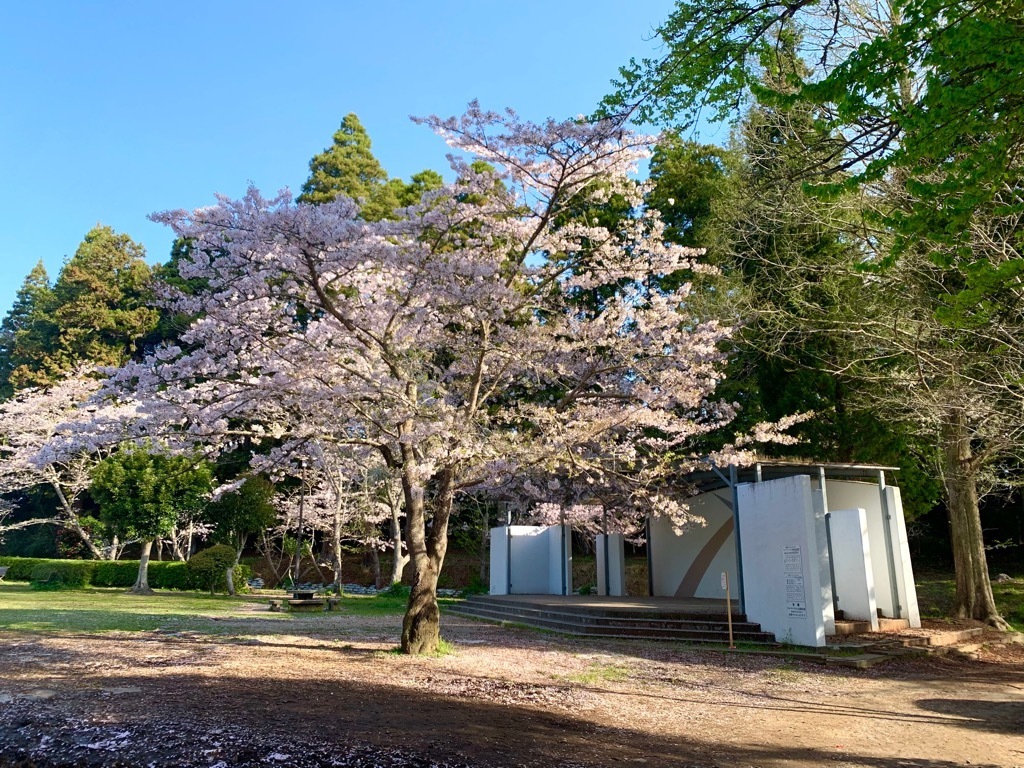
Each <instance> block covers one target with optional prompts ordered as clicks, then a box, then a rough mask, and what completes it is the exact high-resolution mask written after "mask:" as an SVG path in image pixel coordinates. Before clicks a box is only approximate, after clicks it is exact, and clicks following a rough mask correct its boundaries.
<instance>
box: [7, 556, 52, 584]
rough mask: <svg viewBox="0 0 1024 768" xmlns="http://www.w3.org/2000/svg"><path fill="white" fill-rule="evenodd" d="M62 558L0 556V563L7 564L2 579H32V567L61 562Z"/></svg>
mask: <svg viewBox="0 0 1024 768" xmlns="http://www.w3.org/2000/svg"><path fill="white" fill-rule="evenodd" d="M63 562H64V561H63V560H48V559H46V558H42V557H6V556H0V565H6V566H7V575H6V576H4V581H32V569H33V568H35V567H36V566H37V565H42V564H43V563H63Z"/></svg>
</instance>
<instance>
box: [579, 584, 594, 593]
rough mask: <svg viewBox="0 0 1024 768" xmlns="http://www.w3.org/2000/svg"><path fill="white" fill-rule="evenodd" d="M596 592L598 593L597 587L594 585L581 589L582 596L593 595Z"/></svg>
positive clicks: (584, 586)
mask: <svg viewBox="0 0 1024 768" xmlns="http://www.w3.org/2000/svg"><path fill="white" fill-rule="evenodd" d="M595 592H597V587H595V586H594V585H593V584H584V585H583V586H582V587H580V594H581V595H592V594H594V593H595Z"/></svg>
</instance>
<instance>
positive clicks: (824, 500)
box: [818, 467, 839, 617]
mask: <svg viewBox="0 0 1024 768" xmlns="http://www.w3.org/2000/svg"><path fill="white" fill-rule="evenodd" d="M818 485H819V486H821V508H822V510H823V511H824V513H825V549H826V552H827V554H828V578H829V581H831V582H832V583H831V585H830V586H831V587H832V612H833V615H834V616H835V617H838V616H839V594H838V593H837V592H836V565H835V561H834V560H833V557H832V513H831V512H830V511H829V509H828V490H827V489H826V488H825V468H824V467H818Z"/></svg>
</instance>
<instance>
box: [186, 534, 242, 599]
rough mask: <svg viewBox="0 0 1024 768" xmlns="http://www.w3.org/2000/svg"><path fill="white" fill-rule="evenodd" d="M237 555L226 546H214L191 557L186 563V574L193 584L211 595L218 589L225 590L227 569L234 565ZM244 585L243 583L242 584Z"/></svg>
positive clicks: (231, 548)
mask: <svg viewBox="0 0 1024 768" xmlns="http://www.w3.org/2000/svg"><path fill="white" fill-rule="evenodd" d="M236 556H237V553H236V552H235V549H234V548H233V547H229V546H228V545H227V544H215V545H214V546H212V547H210V548H209V549H204V550H203V551H201V552H197V553H196V554H194V555H192V557H191V559H190V560H189V561H188V572H189V573H190V574H191V577H192V579H193V582H194V583H195V584H197V585H198V586H199V587H200V588H202V589H208V590H210V594H213V593H214V592H216V591H217V590H218V589H219V590H221V591H224V590H226V589H227V575H226V574H227V569H228V568H231V567H233V566H234V565H235V558H236ZM242 583H244V581H243V582H242Z"/></svg>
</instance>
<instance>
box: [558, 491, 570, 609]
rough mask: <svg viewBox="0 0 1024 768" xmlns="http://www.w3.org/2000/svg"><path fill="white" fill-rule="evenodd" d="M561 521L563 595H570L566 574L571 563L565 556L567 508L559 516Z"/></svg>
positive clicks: (562, 509)
mask: <svg viewBox="0 0 1024 768" xmlns="http://www.w3.org/2000/svg"><path fill="white" fill-rule="evenodd" d="M559 520H560V522H559V526H558V527H559V528H560V529H561V531H562V555H561V560H562V594H563V595H568V594H569V584H568V580H567V579H566V578H565V572H566V569H568V567H569V563H568V558H566V556H565V508H564V507H562V508H561V513H560V515H559Z"/></svg>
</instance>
